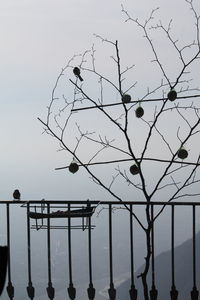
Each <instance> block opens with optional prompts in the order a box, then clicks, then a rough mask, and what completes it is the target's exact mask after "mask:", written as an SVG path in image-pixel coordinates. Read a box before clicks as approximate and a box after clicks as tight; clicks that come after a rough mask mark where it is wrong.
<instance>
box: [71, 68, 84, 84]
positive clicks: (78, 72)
mask: <svg viewBox="0 0 200 300" xmlns="http://www.w3.org/2000/svg"><path fill="white" fill-rule="evenodd" d="M73 72H74V75H75V76H77V77H78V78H79V80H80V81H83V78H82V77H81V75H80V73H81V71H80V69H79V68H78V67H75V68H74V69H73Z"/></svg>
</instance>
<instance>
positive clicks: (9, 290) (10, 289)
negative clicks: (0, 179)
mask: <svg viewBox="0 0 200 300" xmlns="http://www.w3.org/2000/svg"><path fill="white" fill-rule="evenodd" d="M6 206H7V244H8V285H7V288H6V289H7V293H8V297H9V298H10V299H11V300H12V299H14V286H13V285H12V281H11V263H10V210H9V204H8V203H7V204H6Z"/></svg>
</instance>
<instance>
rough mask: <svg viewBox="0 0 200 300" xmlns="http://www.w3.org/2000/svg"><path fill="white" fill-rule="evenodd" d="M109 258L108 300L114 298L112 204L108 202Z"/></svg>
mask: <svg viewBox="0 0 200 300" xmlns="http://www.w3.org/2000/svg"><path fill="white" fill-rule="evenodd" d="M109 259H110V288H109V289H108V294H109V298H110V300H115V297H116V289H115V288H114V283H113V262H112V205H111V204H109Z"/></svg>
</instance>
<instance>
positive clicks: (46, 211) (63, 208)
mask: <svg viewBox="0 0 200 300" xmlns="http://www.w3.org/2000/svg"><path fill="white" fill-rule="evenodd" d="M13 205H17V206H20V208H21V209H22V210H23V209H24V213H25V215H26V219H24V223H25V224H26V233H27V244H26V245H24V247H26V248H27V262H26V264H27V265H26V267H27V274H28V280H27V281H28V284H27V283H26V282H24V287H25V289H26V292H27V296H28V298H30V299H37V297H36V296H35V287H34V284H33V279H32V257H31V250H32V243H31V231H32V230H35V231H40V230H45V231H46V243H47V263H48V272H47V282H48V285H47V287H46V295H47V298H46V299H48V298H49V299H54V298H55V295H56V290H55V287H54V285H53V280H52V257H51V245H52V242H53V240H52V237H51V233H52V230H55V229H63V230H66V231H67V241H68V248H67V249H66V257H67V256H68V288H67V292H68V296H69V298H70V299H71V300H73V299H75V298H76V288H75V285H74V282H73V260H72V254H73V245H72V241H71V239H72V230H73V229H80V230H82V231H87V236H88V241H87V252H88V275H89V276H88V278H89V283H88V284H89V285H88V288H87V296H88V298H89V299H90V300H93V299H95V297H96V294H95V285H94V282H93V259H92V258H93V254H94V253H92V231H93V230H94V231H95V229H96V227H95V225H94V224H93V222H95V220H96V216H97V215H98V216H99V218H101V212H102V211H103V210H104V209H105V210H106V211H107V215H106V216H107V218H108V230H107V232H108V240H107V246H108V260H109V264H108V269H109V272H108V273H109V282H108V285H109V287H108V290H107V292H108V298H109V299H110V300H114V299H116V297H117V288H116V287H115V279H114V272H113V267H114V262H113V250H114V247H115V245H113V230H114V224H113V212H114V211H116V210H117V209H121V210H122V209H124V211H125V213H126V216H127V214H128V216H129V217H128V223H129V225H128V227H129V228H128V230H126V234H127V236H128V240H129V245H127V247H128V248H129V251H130V256H129V258H128V259H129V261H130V264H129V265H130V269H129V270H127V271H128V272H130V287H129V296H130V299H131V300H134V299H142V298H138V288H137V282H136V274H135V271H136V270H135V260H136V257H135V246H136V245H135V242H134V234H135V230H137V229H136V228H135V226H134V224H135V223H137V220H135V217H134V216H135V215H137V208H138V207H140V208H141V207H143V208H145V207H146V205H147V203H146V202H136V201H135V202H134V201H130V202H123V203H121V202H120V203H119V202H111V201H20V202H19V201H13V202H10V201H2V202H1V203H0V208H2V207H3V206H4V207H5V208H6V218H5V219H6V237H7V245H8V249H9V251H8V268H7V283H6V287H5V290H6V291H7V296H5V292H4V297H5V299H8V298H9V299H15V286H14V283H13V282H14V280H13V276H12V262H11V255H12V254H13V252H14V249H12V243H11V241H12V236H11V234H10V230H11V226H12V225H11V217H10V208H11V206H13ZM149 207H150V213H151V218H152V219H154V217H155V215H156V214H155V208H157V211H160V210H161V209H163V208H165V209H166V210H167V212H168V213H167V220H168V221H167V222H168V224H169V223H170V239H171V241H170V248H171V249H170V256H171V259H170V260H171V265H170V269H171V276H170V277H171V278H170V280H171V282H170V286H171V290H170V291H169V298H171V299H172V300H173V299H178V295H179V291H178V289H177V287H176V276H175V274H176V272H175V271H176V257H175V244H176V243H175V241H176V239H175V221H176V220H175V211H178V210H179V209H180V208H181V207H184V208H187V209H189V210H190V212H191V220H190V223H191V235H192V274H191V276H192V286H191V288H190V290H188V298H187V299H190V298H191V299H192V300H195V299H198V284H197V273H198V274H199V266H198V265H197V254H198V257H199V253H197V250H196V249H197V245H196V234H197V210H198V213H199V211H200V203H199V202H152V203H150V204H149ZM91 208H94V209H93V210H91ZM55 209H56V211H55ZM95 209H96V210H95ZM94 210H95V211H94ZM156 213H157V212H156ZM161 215H162V214H161ZM15 218H17V216H15ZM159 218H160V216H159V217H158V219H159ZM126 219H127V218H126ZM158 219H156V220H155V222H154V223H153V225H152V230H151V270H150V275H149V276H150V278H149V285H150V286H151V289H150V299H152V300H153V299H159V288H157V287H156V278H155V275H156V268H155V230H154V229H155V228H154V227H155V226H156V224H157V223H156V222H157V220H158ZM187 219H188V220H186V219H185V218H184V220H182V221H181V222H184V223H186V222H187V221H189V218H187ZM62 220H64V222H65V224H64V225H63V223H62ZM66 220H67V221H66ZM119 221H120V220H119ZM15 222H18V221H17V219H16V220H15ZM72 222H73V224H72ZM74 222H76V224H74ZM55 223H56V224H55ZM157 230H158V229H157ZM119 242H120V240H119ZM102 263H104V262H102ZM198 276H199V275H198ZM63 280H65V279H64V278H63ZM140 288H141V287H140ZM6 297H7V298H6Z"/></svg>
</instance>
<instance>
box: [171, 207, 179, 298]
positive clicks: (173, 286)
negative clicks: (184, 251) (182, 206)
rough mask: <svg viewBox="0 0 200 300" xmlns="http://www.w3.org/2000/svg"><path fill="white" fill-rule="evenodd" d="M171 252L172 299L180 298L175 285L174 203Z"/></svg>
mask: <svg viewBox="0 0 200 300" xmlns="http://www.w3.org/2000/svg"><path fill="white" fill-rule="evenodd" d="M171 249H172V250H171V253H172V287H171V291H170V295H171V300H177V299H178V291H177V290H176V286H175V276H174V270H175V267H174V205H173V204H172V211H171Z"/></svg>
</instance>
